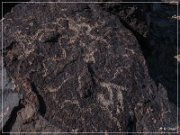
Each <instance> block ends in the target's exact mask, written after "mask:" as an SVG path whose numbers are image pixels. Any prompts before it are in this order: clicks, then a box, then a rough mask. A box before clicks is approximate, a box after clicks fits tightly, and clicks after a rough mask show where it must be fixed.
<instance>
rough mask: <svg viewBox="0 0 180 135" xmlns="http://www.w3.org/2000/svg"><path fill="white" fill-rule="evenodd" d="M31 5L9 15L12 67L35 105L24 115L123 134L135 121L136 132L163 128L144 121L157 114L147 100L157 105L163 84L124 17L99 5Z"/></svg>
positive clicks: (67, 127)
mask: <svg viewBox="0 0 180 135" xmlns="http://www.w3.org/2000/svg"><path fill="white" fill-rule="evenodd" d="M23 6H24V8H25V9H26V10H23ZM23 6H21V5H18V7H17V8H15V9H14V12H13V13H12V15H9V16H6V17H5V19H4V24H5V26H4V52H5V53H4V60H5V63H6V68H7V70H8V72H9V73H10V74H11V77H12V78H13V80H15V84H16V85H17V86H19V89H18V91H19V92H24V93H25V94H24V95H25V97H24V100H25V101H26V102H25V103H27V104H25V106H26V107H25V109H24V110H25V111H27V110H28V109H29V110H31V111H32V114H31V115H28V116H26V115H23V118H24V117H28V119H31V121H33V120H34V121H36V117H37V116H38V115H41V117H43V119H44V120H47V121H48V122H49V123H50V124H52V125H54V126H56V127H57V128H58V129H60V131H64V132H72V131H76V132H100V131H102V132H123V131H127V128H128V126H129V123H133V122H132V121H134V123H133V130H135V129H134V128H135V127H136V126H137V127H141V128H142V129H143V128H146V129H147V130H148V131H150V130H152V129H156V126H157V125H156V124H154V126H153V127H150V126H148V125H147V126H146V125H145V126H146V127H144V124H142V123H143V122H145V121H148V120H152V119H157V116H158V115H156V113H152V114H149V113H148V112H147V109H148V108H149V106H151V104H150V105H149V104H146V102H147V101H149V100H150V101H152V102H155V103H156V101H155V100H154V99H153V98H152V97H154V95H155V94H157V92H155V91H157V88H156V86H155V84H154V83H153V82H152V81H151V80H150V78H149V75H148V71H147V67H146V65H145V60H144V57H143V55H142V53H141V51H140V47H139V45H138V42H137V40H136V38H135V37H134V36H133V34H132V33H131V32H130V31H129V30H127V29H126V28H125V27H124V26H123V25H122V24H121V22H120V20H119V19H118V18H116V17H115V16H113V15H111V14H109V13H107V12H105V11H101V10H99V7H98V6H93V4H69V5H67V4H55V3H54V4H32V3H31V4H27V5H23ZM21 8H22V9H21ZM19 10H23V11H24V12H23V13H22V12H18V11H19ZM34 12H35V14H33V15H32V13H34ZM13 14H14V15H13ZM15 15H16V16H17V15H18V16H19V18H17V17H15ZM22 18H23V19H22ZM12 28H13V29H12ZM10 33H11V34H10ZM9 39H11V40H9ZM20 78H23V79H20ZM22 80H25V82H26V83H23V81H22ZM147 82H148V83H147ZM25 84H27V85H25ZM145 91H146V92H145ZM29 95H30V96H29ZM32 98H33V99H34V100H33V99H32ZM139 104H142V107H141V108H140V109H138V110H135V108H138V107H139V106H138V105H139ZM30 105H31V106H33V109H32V108H30V107H29V106H30ZM154 106H155V104H153V105H152V106H151V107H152V108H154ZM43 108H45V109H44V110H43ZM142 110H143V112H144V113H142ZM35 111H36V112H35ZM159 113H160V112H158V114H159ZM35 114H36V115H35ZM144 115H146V116H147V118H145V119H143V117H144ZM29 117H32V118H29ZM34 117H35V118H34ZM136 117H142V119H141V120H139V121H138V122H136V121H137V118H136ZM24 119H27V118H24ZM27 122H28V121H26V124H27ZM163 122H164V120H162V122H161V123H163ZM158 124H159V123H158ZM22 127H23V125H22Z"/></svg>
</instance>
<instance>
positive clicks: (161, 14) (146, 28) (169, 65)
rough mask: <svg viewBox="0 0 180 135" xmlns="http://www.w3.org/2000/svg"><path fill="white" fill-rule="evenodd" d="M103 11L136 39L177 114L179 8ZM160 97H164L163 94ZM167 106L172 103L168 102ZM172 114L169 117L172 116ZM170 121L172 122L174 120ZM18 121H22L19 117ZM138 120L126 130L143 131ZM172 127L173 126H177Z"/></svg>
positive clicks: (117, 7) (126, 7) (111, 6)
mask: <svg viewBox="0 0 180 135" xmlns="http://www.w3.org/2000/svg"><path fill="white" fill-rule="evenodd" d="M14 6H15V5H14V4H11V5H10V6H9V5H7V6H6V5H5V7H6V8H5V11H4V14H6V13H8V12H9V11H10V9H11V8H12V7H14ZM99 8H101V10H104V11H106V12H108V13H110V14H112V15H115V16H116V17H117V18H119V20H120V21H121V23H122V24H123V25H124V26H125V27H126V28H127V29H128V30H130V31H131V32H132V33H133V35H134V36H135V37H136V39H137V41H138V43H139V45H140V49H141V51H142V53H143V55H144V58H145V60H146V64H147V67H148V71H149V75H150V77H151V78H152V79H153V81H154V82H155V85H156V87H157V88H158V89H164V88H165V91H167V96H168V99H169V101H170V106H171V107H170V108H171V109H172V113H171V115H176V106H177V59H176V58H175V57H176V56H177V35H176V33H177V25H176V22H177V20H176V19H175V18H173V17H175V15H177V13H176V10H177V9H176V5H173V4H161V5H160V7H159V5H157V6H154V5H153V4H99ZM178 51H179V50H178ZM90 72H91V71H90ZM35 93H36V92H35ZM159 94H160V95H161V94H162V96H163V92H162V93H159ZM37 95H39V94H37ZM131 96H132V95H131ZM127 97H128V96H127ZM40 98H41V97H40ZM161 98H162V97H159V100H160V99H161ZM160 102H162V101H161V100H160V101H158V103H160ZM149 104H151V103H149ZM160 104H161V103H160ZM166 104H169V103H168V102H167V101H166ZM22 106H23V105H22ZM178 107H179V106H178ZM16 109H17V108H15V111H14V112H15V114H16V112H17V110H16ZM20 109H21V107H20ZM157 112H158V111H157ZM42 113H43V112H42ZM12 115H14V114H12ZM171 115H169V116H166V117H172V116H171ZM11 117H12V116H11ZM127 117H133V116H127ZM174 117H175V116H174ZM130 119H131V118H130ZM136 119H137V118H136ZM170 119H171V120H172V119H174V118H170ZM9 121H10V122H9V123H8V122H7V123H8V124H6V125H5V131H11V128H9V126H10V125H11V124H10V123H11V122H12V120H11V119H10V120H9ZM16 121H18V117H17V119H16ZM20 121H21V120H20ZM42 121H43V122H44V123H46V122H45V121H44V119H43V118H41V117H39V118H38V120H37V121H36V122H35V123H38V122H40V123H43V122H42ZM134 121H136V120H134V118H132V120H130V121H129V123H130V124H129V125H127V127H126V130H127V131H137V130H140V129H138V127H133V126H134V124H133V123H134ZM149 123H151V122H149ZM13 124H14V123H13ZM31 124H32V123H30V124H27V125H26V126H27V127H28V126H31ZM171 124H172V125H173V123H171ZM54 125H55V124H54ZM12 126H13V125H12ZM46 126H47V125H46V124H45V127H43V128H44V130H46V131H48V129H49V130H51V128H48V127H46ZM136 126H137V125H136ZM27 127H23V128H24V130H26V128H27ZM147 127H149V126H147ZM56 128H57V127H54V128H53V131H59V129H56ZM139 128H140V127H139ZM16 129H18V126H17V122H16V124H15V129H14V130H16ZM32 129H33V128H32Z"/></svg>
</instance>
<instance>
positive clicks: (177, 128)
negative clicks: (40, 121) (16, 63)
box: [1, 2, 179, 134]
mask: <svg viewBox="0 0 180 135" xmlns="http://www.w3.org/2000/svg"><path fill="white" fill-rule="evenodd" d="M4 3H38V4H45V3H125V4H128V3H139V4H144V3H146V4H147V3H175V4H177V55H178V49H179V48H178V46H179V41H178V40H179V31H178V30H179V23H178V16H179V14H178V11H179V5H178V3H179V2H2V9H1V10H2V12H1V13H2V19H1V23H2V25H1V26H2V31H1V32H2V36H1V41H2V42H1V49H2V50H1V53H2V60H1V64H2V79H1V80H2V82H1V83H2V110H3V20H4V18H3V4H4ZM178 74H179V66H178V59H177V127H176V130H177V131H176V132H175V131H174V132H173V131H172V132H3V115H2V125H1V126H2V134H3V133H5V134H6V133H12V134H15V133H19V134H20V133H31V134H38V133H44V134H49V133H55V134H59V133H62V134H63V133H69V134H78V133H80V134H86V133H90V134H94V133H99V134H102V133H110V134H112V133H114V134H117V133H120V134H123V133H133V134H134V133H142V134H143V133H147V134H148V133H153V134H166V133H167V134H169V133H174V134H176V133H179V126H178V125H179V120H178V116H179V109H178V106H179V101H178V100H179V99H178V94H179V84H178V82H179V76H178Z"/></svg>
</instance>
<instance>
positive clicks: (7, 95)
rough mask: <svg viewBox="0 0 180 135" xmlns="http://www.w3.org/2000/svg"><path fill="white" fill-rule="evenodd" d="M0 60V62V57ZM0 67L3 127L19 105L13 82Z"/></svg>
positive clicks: (0, 114) (0, 106)
mask: <svg viewBox="0 0 180 135" xmlns="http://www.w3.org/2000/svg"><path fill="white" fill-rule="evenodd" d="M0 60H2V57H1V56H0ZM1 66H3V65H1ZM1 66H0V68H1V69H0V76H1V84H0V90H1V91H0V100H1V102H2V101H3V104H2V103H1V104H0V124H1V125H2V124H3V125H5V123H6V122H7V121H8V119H9V117H10V115H11V112H12V111H13V109H14V107H17V106H18V105H19V95H18V93H17V92H15V86H14V84H13V83H12V82H13V81H12V80H10V78H9V77H8V75H7V72H6V69H5V68H2V67H1ZM2 69H3V70H2ZM2 79H3V83H2ZM2 88H3V89H2ZM2 94H3V95H2ZM2 98H3V99H2ZM2 105H3V106H2Z"/></svg>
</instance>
